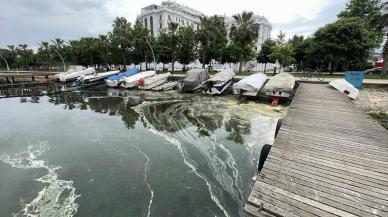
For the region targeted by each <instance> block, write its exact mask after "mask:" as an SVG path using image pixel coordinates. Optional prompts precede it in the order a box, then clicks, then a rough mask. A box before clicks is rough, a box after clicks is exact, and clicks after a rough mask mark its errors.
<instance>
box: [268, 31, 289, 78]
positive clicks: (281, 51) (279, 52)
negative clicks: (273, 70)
mask: <svg viewBox="0 0 388 217" xmlns="http://www.w3.org/2000/svg"><path fill="white" fill-rule="evenodd" d="M285 37H286V34H285V33H283V32H282V31H280V33H279V35H278V38H277V40H276V44H275V46H274V47H273V49H272V53H271V55H270V58H272V59H273V60H277V61H278V62H279V64H280V68H279V71H280V70H281V67H284V66H287V65H289V64H291V63H292V61H293V60H294V59H293V57H292V56H293V51H294V48H293V47H292V44H291V43H290V42H286V41H285Z"/></svg>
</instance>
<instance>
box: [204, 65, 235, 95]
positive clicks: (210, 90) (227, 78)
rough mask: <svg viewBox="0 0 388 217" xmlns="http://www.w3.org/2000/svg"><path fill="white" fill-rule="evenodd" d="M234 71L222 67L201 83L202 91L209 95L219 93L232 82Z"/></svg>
mask: <svg viewBox="0 0 388 217" xmlns="http://www.w3.org/2000/svg"><path fill="white" fill-rule="evenodd" d="M234 75H235V73H234V72H233V70H231V69H223V70H222V71H221V72H219V73H217V74H215V75H214V76H213V77H211V78H210V79H208V80H207V81H205V82H203V83H202V84H201V88H202V92H203V93H206V94H210V95H216V94H217V95H220V94H221V93H222V92H224V91H225V90H226V88H228V87H229V85H230V84H231V83H232V79H233V77H234Z"/></svg>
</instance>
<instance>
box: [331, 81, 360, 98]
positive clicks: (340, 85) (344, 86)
mask: <svg viewBox="0 0 388 217" xmlns="http://www.w3.org/2000/svg"><path fill="white" fill-rule="evenodd" d="M329 84H330V86H332V87H334V88H335V89H337V90H339V91H340V92H341V93H343V94H345V95H346V96H348V97H349V98H351V99H356V98H357V97H358V94H359V93H360V91H359V90H358V89H357V88H355V87H354V86H353V85H352V84H351V83H349V82H347V81H346V80H345V79H338V80H334V81H331V82H330V83H329Z"/></svg>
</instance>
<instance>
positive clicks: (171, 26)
mask: <svg viewBox="0 0 388 217" xmlns="http://www.w3.org/2000/svg"><path fill="white" fill-rule="evenodd" d="M177 29H178V23H174V22H171V23H168V33H167V35H168V41H169V47H170V51H171V68H172V69H171V70H172V73H174V64H175V61H176V49H177V45H178V35H177Z"/></svg>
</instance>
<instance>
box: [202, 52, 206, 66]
mask: <svg viewBox="0 0 388 217" xmlns="http://www.w3.org/2000/svg"><path fill="white" fill-rule="evenodd" d="M205 61H206V54H205V52H202V68H203V69H204V68H205V65H206V64H205Z"/></svg>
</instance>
